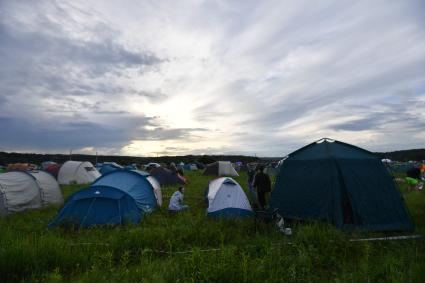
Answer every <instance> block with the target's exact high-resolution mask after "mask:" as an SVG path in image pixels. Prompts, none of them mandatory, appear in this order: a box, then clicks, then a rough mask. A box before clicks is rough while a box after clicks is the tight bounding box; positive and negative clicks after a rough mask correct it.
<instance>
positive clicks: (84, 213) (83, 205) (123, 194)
mask: <svg viewBox="0 0 425 283" xmlns="http://www.w3.org/2000/svg"><path fill="white" fill-rule="evenodd" d="M207 199H208V208H207V215H208V216H211V217H228V216H231V217H246V216H251V215H253V211H252V208H251V205H250V203H249V201H248V198H247V196H246V195H245V192H244V191H243V189H242V187H241V186H240V185H239V184H238V183H237V182H236V181H235V180H234V179H232V178H229V177H221V178H217V179H215V180H213V181H211V182H210V184H209V187H208V193H207ZM161 204H162V194H161V188H160V186H159V184H158V183H157V182H156V179H155V178H153V177H152V176H150V175H147V174H144V173H142V172H141V171H129V170H116V171H113V172H110V173H107V174H105V175H103V176H102V177H100V178H99V179H98V180H96V182H94V183H93V184H92V185H91V186H90V187H88V188H85V189H82V190H80V191H78V192H76V193H74V194H73V195H71V196H70V197H69V198H68V200H67V202H66V203H65V205H64V207H63V208H62V209H61V211H60V212H59V213H58V215H57V216H56V217H55V218H54V219H53V221H52V222H51V223H50V224H49V227H55V226H57V225H74V226H78V227H89V226H93V225H121V224H125V223H134V224H137V223H139V222H140V221H141V219H142V217H143V215H145V214H148V213H151V212H153V211H154V209H155V208H156V207H157V206H161Z"/></svg>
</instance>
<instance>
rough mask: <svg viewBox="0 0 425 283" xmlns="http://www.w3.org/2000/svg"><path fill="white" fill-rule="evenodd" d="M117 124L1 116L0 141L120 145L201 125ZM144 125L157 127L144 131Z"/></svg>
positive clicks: (139, 120)
mask: <svg viewBox="0 0 425 283" xmlns="http://www.w3.org/2000/svg"><path fill="white" fill-rule="evenodd" d="M116 120H117V121H116V123H112V124H101V123H96V122H90V121H86V120H81V121H76V122H73V121H65V122H61V121H55V122H56V123H55V125H49V124H44V121H27V120H25V119H21V118H17V117H2V116H0V132H1V133H2V135H1V139H0V144H1V145H2V146H6V147H14V148H16V149H19V148H24V149H25V148H35V149H49V150H66V149H70V148H75V149H78V148H84V147H107V148H121V147H123V146H125V145H127V144H128V143H129V141H131V140H150V141H152V140H154V141H162V140H170V139H172V140H175V139H182V138H184V139H187V138H190V137H191V136H192V135H193V133H195V132H199V131H205V129H200V128H179V129H169V128H165V127H160V126H158V122H157V121H156V120H155V118H153V117H144V116H141V117H135V116H125V115H120V116H117V119H116ZM145 126H153V127H156V128H155V129H154V130H147V129H145V128H144V127H145Z"/></svg>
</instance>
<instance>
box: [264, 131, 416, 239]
mask: <svg viewBox="0 0 425 283" xmlns="http://www.w3.org/2000/svg"><path fill="white" fill-rule="evenodd" d="M275 209H278V210H279V213H280V214H281V215H282V216H284V217H285V218H288V219H300V220H312V219H321V220H325V221H329V222H331V223H333V224H334V225H335V226H337V227H338V228H341V229H344V230H354V229H358V230H366V231H398V230H413V223H412V222H411V220H410V217H409V213H408V211H407V209H406V207H405V206H404V203H403V200H402V198H401V195H400V193H399V192H398V190H397V189H396V187H395V184H394V181H393V179H392V177H391V176H390V174H389V173H388V171H387V170H386V168H385V166H384V165H383V164H382V162H381V160H380V159H379V158H378V157H376V156H375V155H374V154H373V153H371V152H369V151H366V150H364V149H361V148H358V147H355V146H353V145H349V144H346V143H343V142H339V141H334V140H330V139H321V140H319V141H317V142H314V143H311V144H309V145H307V146H305V147H303V148H301V149H299V150H297V151H295V152H293V153H291V154H289V155H288V157H287V158H286V159H285V160H284V161H283V163H282V165H281V167H280V169H279V174H278V176H277V180H276V184H275V187H274V189H273V191H272V193H271V197H270V210H272V211H273V210H275Z"/></svg>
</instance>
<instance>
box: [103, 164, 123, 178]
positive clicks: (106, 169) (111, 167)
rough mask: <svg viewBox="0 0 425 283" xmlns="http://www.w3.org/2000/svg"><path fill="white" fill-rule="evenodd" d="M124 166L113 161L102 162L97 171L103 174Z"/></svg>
mask: <svg viewBox="0 0 425 283" xmlns="http://www.w3.org/2000/svg"><path fill="white" fill-rule="evenodd" d="M123 168H124V167H122V166H121V165H119V164H117V163H115V162H108V163H106V162H104V163H102V164H101V165H100V166H99V172H100V174H102V175H104V174H106V173H109V172H112V171H115V170H117V169H123Z"/></svg>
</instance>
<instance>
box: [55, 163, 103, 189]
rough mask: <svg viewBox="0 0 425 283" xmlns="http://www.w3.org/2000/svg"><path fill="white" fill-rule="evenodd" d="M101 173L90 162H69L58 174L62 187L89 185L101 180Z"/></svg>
mask: <svg viewBox="0 0 425 283" xmlns="http://www.w3.org/2000/svg"><path fill="white" fill-rule="evenodd" d="M100 176H101V175H100V173H99V171H97V169H96V168H95V167H94V166H93V164H91V163H90V162H88V161H84V162H81V161H67V162H65V163H64V164H63V165H62V166H61V168H60V170H59V174H58V182H59V184H61V185H69V184H89V183H91V182H93V181H94V180H96V179H97V178H99V177H100Z"/></svg>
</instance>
